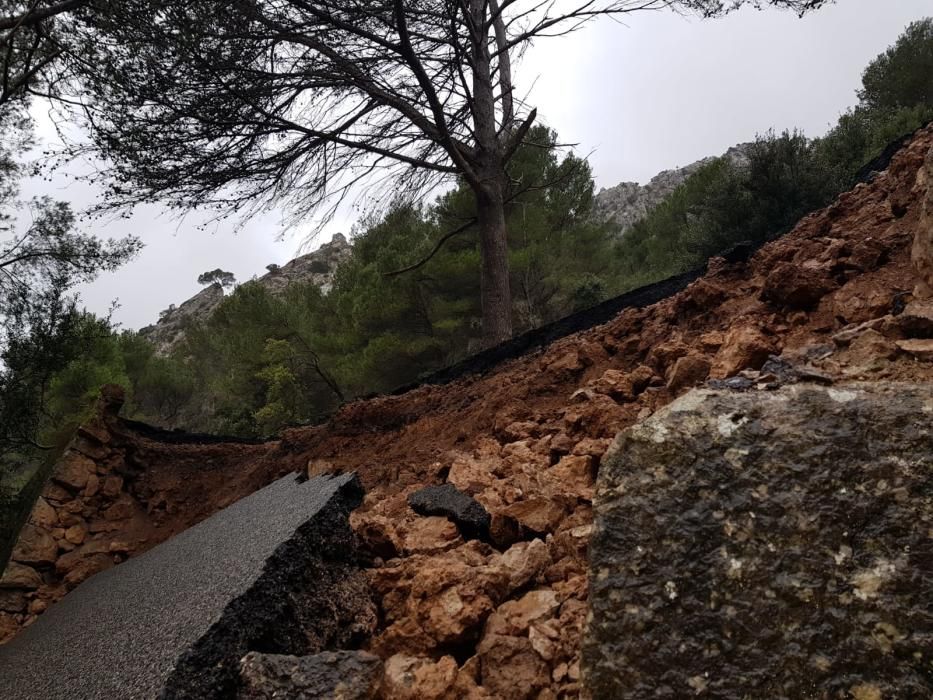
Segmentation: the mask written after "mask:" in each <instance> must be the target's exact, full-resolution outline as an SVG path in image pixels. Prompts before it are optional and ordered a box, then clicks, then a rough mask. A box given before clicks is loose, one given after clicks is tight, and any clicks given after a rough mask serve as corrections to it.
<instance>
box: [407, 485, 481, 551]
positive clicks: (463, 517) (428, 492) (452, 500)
mask: <svg viewBox="0 0 933 700" xmlns="http://www.w3.org/2000/svg"><path fill="white" fill-rule="evenodd" d="M408 505H409V506H411V509H412V510H413V511H415V512H416V513H418V514H419V515H443V516H445V517H447V518H450V519H451V520H452V521H453V522H454V523H456V525H457V528H458V529H459V530H460V533H461V534H462V535H463V538H464V539H488V538H489V513H487V512H486V509H485V508H483V506H482V505H480V504H479V502H478V501H477V500H476V499H474V498H471V497H470V496H468V495H467V494H465V493H463V491H461V490H460V489H458V488H457V487H456V486H454V485H453V484H441V485H440V486H426V487H425V488H423V489H420V490H418V491H415V492H414V493H413V494H411V495H410V496H409V497H408Z"/></svg>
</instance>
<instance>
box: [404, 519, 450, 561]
mask: <svg viewBox="0 0 933 700" xmlns="http://www.w3.org/2000/svg"><path fill="white" fill-rule="evenodd" d="M460 544H463V539H462V538H461V537H460V532H459V530H458V529H457V526H456V525H455V524H454V523H452V522H451V521H450V520H448V519H447V518H442V517H439V516H436V517H427V518H418V519H417V520H415V521H414V522H412V523H409V524H407V525H406V527H405V533H404V536H403V537H402V551H404V553H405V554H431V553H434V552H446V551H447V550H449V549H453V548H454V547H456V546H457V545H460Z"/></svg>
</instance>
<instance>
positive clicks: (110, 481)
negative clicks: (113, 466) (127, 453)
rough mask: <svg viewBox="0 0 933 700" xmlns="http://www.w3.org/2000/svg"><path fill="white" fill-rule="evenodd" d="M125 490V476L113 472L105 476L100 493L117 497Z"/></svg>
mask: <svg viewBox="0 0 933 700" xmlns="http://www.w3.org/2000/svg"><path fill="white" fill-rule="evenodd" d="M121 491H123V477H122V476H117V475H116V474H111V475H110V476H107V477H105V478H104V483H103V484H102V485H101V487H100V494H101V495H102V496H104V497H106V498H116V497H117V496H119V495H120V492H121Z"/></svg>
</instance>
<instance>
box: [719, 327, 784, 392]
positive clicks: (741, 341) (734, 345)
mask: <svg viewBox="0 0 933 700" xmlns="http://www.w3.org/2000/svg"><path fill="white" fill-rule="evenodd" d="M774 351H775V348H774V344H773V343H772V342H771V341H770V340H769V339H768V338H766V337H765V335H764V334H763V333H762V332H761V331H760V330H758V329H757V328H755V327H753V326H745V325H741V326H736V327H733V328H730V329H729V332H728V333H726V335H725V337H724V338H723V343H722V347H721V348H720V349H719V352H717V353H716V357H715V358H714V359H713V366H712V367H711V368H710V375H711V376H712V377H714V378H717V379H723V378H725V377H731V376H733V375H734V374H737V373H738V372H740V371H741V370H743V369H761V366H762V365H763V364H764V363H765V362H766V361H767V359H768V357H769V356H770V355H771V354H772V353H774Z"/></svg>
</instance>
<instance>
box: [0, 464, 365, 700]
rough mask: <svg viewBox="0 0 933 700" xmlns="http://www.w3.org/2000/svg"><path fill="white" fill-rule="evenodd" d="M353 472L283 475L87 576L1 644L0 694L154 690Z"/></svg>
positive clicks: (111, 695) (108, 695)
mask: <svg viewBox="0 0 933 700" xmlns="http://www.w3.org/2000/svg"><path fill="white" fill-rule="evenodd" d="M352 478H353V477H352V475H343V476H339V477H335V478H330V477H318V478H315V479H311V480H308V481H305V482H304V483H298V482H297V481H296V478H295V476H294V475H290V476H287V477H284V478H282V479H280V480H278V481H276V482H274V483H272V484H270V485H269V486H267V487H266V488H264V489H262V490H261V491H257V492H256V493H254V494H252V495H251V496H248V497H246V498H244V499H242V500H240V501H238V502H236V503H234V504H233V505H231V506H229V507H228V508H225V509H224V510H222V511H220V512H219V513H216V514H215V515H213V516H212V517H210V518H208V519H207V520H205V521H203V522H201V523H199V524H198V525H196V526H194V527H192V528H190V529H188V530H186V531H185V532H182V533H181V534H179V535H177V536H176V537H174V538H172V539H170V540H168V541H167V542H164V543H162V544H161V545H159V546H157V547H155V548H153V549H151V550H150V551H148V552H146V553H145V554H142V555H140V556H138V557H135V558H133V559H130V560H129V561H127V562H125V563H123V564H121V565H120V566H116V567H114V568H112V569H110V570H108V571H104V572H102V573H100V574H98V575H96V576H94V577H92V578H90V579H88V580H87V581H85V582H84V583H83V584H81V585H80V586H78V588H76V589H75V590H74V591H72V592H71V593H70V594H68V595H67V596H66V597H65V598H64V599H63V600H62V601H61V602H59V603H58V604H56V605H53V606H52V607H51V608H50V609H49V611H48V612H46V613H45V614H44V615H42V616H41V617H40V618H39V619H38V620H37V621H36V622H35V623H34V624H33V625H31V626H30V627H28V628H27V629H26V630H24V631H23V632H22V633H21V634H20V635H19V636H18V637H17V638H16V639H14V640H13V641H12V642H10V643H9V644H7V645H5V646H0V698H2V699H3V700H59V699H61V700H94V699H97V698H100V699H102V700H103V699H106V700H117V699H123V698H125V699H127V700H132V699H146V700H148V699H150V698H155V697H157V696H158V695H159V692H160V690H161V689H162V686H163V684H164V683H165V681H166V679H167V678H168V676H169V674H170V673H171V672H172V669H173V668H174V667H175V662H176V660H177V659H178V657H179V655H180V654H182V653H183V652H184V651H185V650H187V649H188V648H189V647H191V645H192V644H194V643H195V642H196V641H197V640H198V639H200V638H201V637H202V636H203V635H204V634H205V633H206V632H207V631H208V629H209V628H210V627H211V625H212V624H214V623H215V622H216V621H217V620H218V619H219V618H220V616H221V613H222V612H223V611H224V609H225V608H226V607H227V606H228V605H229V604H230V603H231V602H232V601H234V600H236V599H237V598H238V597H240V596H242V595H243V594H244V593H246V591H247V589H248V588H249V587H250V586H251V585H252V584H253V583H254V582H255V581H256V580H257V579H258V578H259V577H260V574H261V573H262V572H263V567H264V565H265V564H266V561H267V559H269V557H270V556H271V555H272V553H273V552H274V551H275V549H276V548H277V547H279V545H281V544H282V543H284V542H286V541H288V540H289V539H290V538H292V537H293V536H294V535H295V531H296V530H297V529H298V528H299V527H300V526H302V525H303V524H305V523H307V522H309V521H310V520H311V519H312V518H314V517H315V515H317V514H318V513H319V512H320V511H321V510H322V509H323V508H324V507H325V506H326V505H327V504H328V502H329V501H330V500H331V499H332V498H333V497H334V496H335V495H336V494H337V492H338V491H339V490H340V488H341V487H343V486H344V485H346V484H347V483H348V482H349V481H351V480H352Z"/></svg>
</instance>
